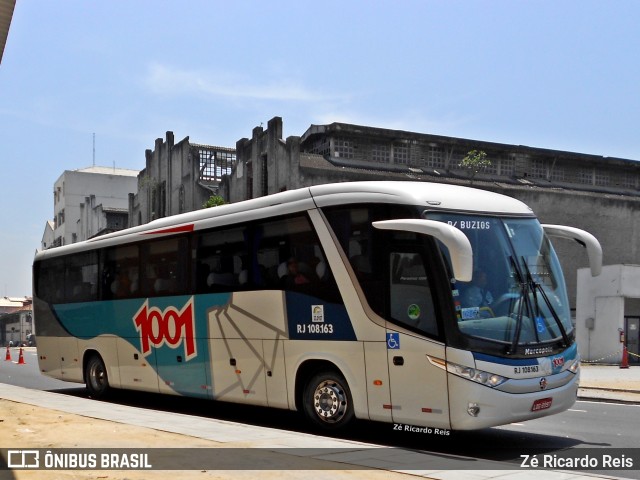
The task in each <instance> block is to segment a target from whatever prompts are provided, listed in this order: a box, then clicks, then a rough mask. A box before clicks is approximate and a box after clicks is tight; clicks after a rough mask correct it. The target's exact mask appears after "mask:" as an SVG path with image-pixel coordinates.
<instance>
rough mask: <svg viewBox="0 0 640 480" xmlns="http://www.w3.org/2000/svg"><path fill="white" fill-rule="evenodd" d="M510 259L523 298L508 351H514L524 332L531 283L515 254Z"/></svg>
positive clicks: (519, 305)
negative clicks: (528, 282)
mask: <svg viewBox="0 0 640 480" xmlns="http://www.w3.org/2000/svg"><path fill="white" fill-rule="evenodd" d="M509 260H511V266H512V267H513V271H514V272H515V274H516V276H517V277H518V283H519V284H520V290H521V292H522V293H521V295H522V300H521V301H520V303H519V304H518V314H517V316H516V331H515V335H514V336H513V340H512V341H511V351H510V352H507V353H514V352H515V351H516V349H517V348H518V342H519V341H520V333H521V332H522V316H523V309H524V301H523V300H525V299H526V302H527V305H528V304H529V285H528V284H527V283H526V282H525V281H524V279H523V278H522V273H520V268H519V267H518V264H517V262H516V260H515V259H514V258H513V255H509Z"/></svg>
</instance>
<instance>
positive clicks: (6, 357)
mask: <svg viewBox="0 0 640 480" xmlns="http://www.w3.org/2000/svg"><path fill="white" fill-rule="evenodd" d="M4 360H5V362H10V361H11V351H10V350H9V346H8V345H7V355H6V356H5V357H4Z"/></svg>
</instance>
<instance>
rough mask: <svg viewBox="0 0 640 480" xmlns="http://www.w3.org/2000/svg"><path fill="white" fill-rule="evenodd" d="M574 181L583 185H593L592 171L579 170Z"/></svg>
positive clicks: (586, 169) (587, 169) (588, 169)
mask: <svg viewBox="0 0 640 480" xmlns="http://www.w3.org/2000/svg"><path fill="white" fill-rule="evenodd" d="M576 181H577V182H578V183H582V184H584V185H592V184H593V170H591V169H590V168H581V169H580V170H578V174H577V175H576Z"/></svg>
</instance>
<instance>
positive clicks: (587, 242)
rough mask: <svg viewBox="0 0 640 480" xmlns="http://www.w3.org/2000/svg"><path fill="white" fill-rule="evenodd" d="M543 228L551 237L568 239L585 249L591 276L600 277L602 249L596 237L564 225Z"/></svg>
mask: <svg viewBox="0 0 640 480" xmlns="http://www.w3.org/2000/svg"><path fill="white" fill-rule="evenodd" d="M542 228H544V231H545V233H546V234H547V235H548V236H550V237H560V238H568V239H570V240H575V241H576V242H578V243H579V244H580V245H582V246H583V247H585V248H586V249H587V256H588V257H589V266H590V267H591V276H592V277H597V276H598V275H600V272H602V247H601V246H600V242H598V239H597V238H596V237H594V236H593V235H591V234H590V233H589V232H585V231H584V230H580V229H579V228H574V227H566V226H564V225H542Z"/></svg>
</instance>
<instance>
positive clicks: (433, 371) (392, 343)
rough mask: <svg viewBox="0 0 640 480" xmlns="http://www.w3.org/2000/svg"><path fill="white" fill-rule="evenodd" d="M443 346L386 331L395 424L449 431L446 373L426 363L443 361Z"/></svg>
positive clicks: (392, 411)
mask: <svg viewBox="0 0 640 480" xmlns="http://www.w3.org/2000/svg"><path fill="white" fill-rule="evenodd" d="M444 350H445V348H444V345H441V344H439V343H436V342H432V341H430V340H427V339H425V338H422V337H419V336H417V335H413V334H408V333H403V332H401V331H396V330H394V329H392V328H391V329H387V357H388V362H389V380H390V385H391V415H392V418H393V421H394V423H401V424H407V425H420V426H428V427H437V428H444V429H448V428H450V424H449V397H448V391H447V377H446V372H445V371H444V370H442V369H441V368H438V367H436V366H435V365H433V364H432V363H431V362H429V358H428V357H429V356H431V357H434V358H440V359H444Z"/></svg>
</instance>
